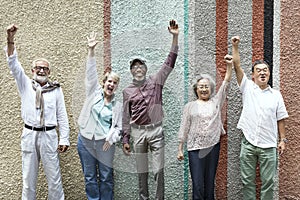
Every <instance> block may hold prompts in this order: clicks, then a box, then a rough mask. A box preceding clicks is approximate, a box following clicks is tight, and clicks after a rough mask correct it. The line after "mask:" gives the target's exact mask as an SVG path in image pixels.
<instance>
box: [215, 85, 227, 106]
mask: <svg viewBox="0 0 300 200" xmlns="http://www.w3.org/2000/svg"><path fill="white" fill-rule="evenodd" d="M228 88H229V82H227V81H223V82H222V85H221V86H220V88H219V90H218V93H217V94H216V98H217V101H218V105H220V106H222V105H223V103H224V102H225V100H226V96H227V92H228Z"/></svg>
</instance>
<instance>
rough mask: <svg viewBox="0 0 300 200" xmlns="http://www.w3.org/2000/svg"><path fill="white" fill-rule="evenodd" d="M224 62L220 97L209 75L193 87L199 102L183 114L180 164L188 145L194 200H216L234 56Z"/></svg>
mask: <svg viewBox="0 0 300 200" xmlns="http://www.w3.org/2000/svg"><path fill="white" fill-rule="evenodd" d="M224 60H225V62H226V64H227V71H226V75H225V78H224V81H223V83H222V85H221V87H220V88H219V90H218V92H217V94H216V95H214V91H215V83H214V81H213V79H212V78H211V77H210V76H209V75H205V74H204V75H201V77H200V78H199V79H198V80H197V82H196V83H195V84H194V85H193V89H194V92H195V95H196V97H197V100H195V101H192V102H189V103H188V104H186V105H185V107H184V110H183V117H182V122H181V126H180V129H179V133H178V139H179V146H178V155H177V159H178V160H183V159H184V157H183V144H184V143H185V142H187V150H188V156H189V167H190V172H191V177H192V183H193V184H192V185H193V199H194V200H196V199H206V200H208V199H209V200H211V199H214V190H215V175H216V170H217V165H218V160H219V152H220V136H221V134H225V131H224V129H223V124H222V119H221V110H222V106H223V103H224V101H225V99H226V93H227V90H228V85H229V82H230V80H231V75H232V66H233V62H232V56H230V55H226V56H225V57H224Z"/></svg>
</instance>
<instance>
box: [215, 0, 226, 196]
mask: <svg viewBox="0 0 300 200" xmlns="http://www.w3.org/2000/svg"><path fill="white" fill-rule="evenodd" d="M227 19H228V2H227V1H224V0H216V66H217V70H216V71H217V73H216V77H217V78H216V79H217V80H216V82H217V87H219V86H220V85H221V83H222V80H224V77H225V73H226V64H225V62H224V56H225V55H226V54H227V52H228V44H227V41H228V20H227ZM226 110H227V103H225V105H224V108H223V110H222V119H224V118H225V121H224V128H225V129H227V128H226V127H227V125H226V124H227V112H226ZM226 131H227V130H226ZM227 145H228V144H227V135H226V136H223V137H221V150H220V159H219V166H218V170H217V176H216V199H227V159H228V154H227Z"/></svg>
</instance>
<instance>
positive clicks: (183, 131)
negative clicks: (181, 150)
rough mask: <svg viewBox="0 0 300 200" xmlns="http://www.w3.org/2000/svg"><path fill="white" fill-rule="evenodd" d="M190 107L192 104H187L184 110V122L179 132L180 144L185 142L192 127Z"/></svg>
mask: <svg viewBox="0 0 300 200" xmlns="http://www.w3.org/2000/svg"><path fill="white" fill-rule="evenodd" d="M190 105H191V103H189V104H187V105H186V106H185V107H184V109H183V114H182V120H181V124H180V128H179V131H178V141H179V142H185V141H186V138H187V135H188V133H189V131H190V126H191V117H190Z"/></svg>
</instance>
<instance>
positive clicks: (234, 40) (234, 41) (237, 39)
mask: <svg viewBox="0 0 300 200" xmlns="http://www.w3.org/2000/svg"><path fill="white" fill-rule="evenodd" d="M231 42H232V45H233V46H237V45H239V43H240V36H233V37H232V38H231Z"/></svg>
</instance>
